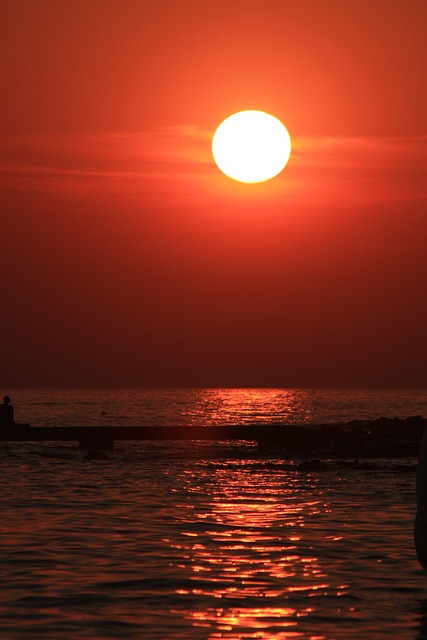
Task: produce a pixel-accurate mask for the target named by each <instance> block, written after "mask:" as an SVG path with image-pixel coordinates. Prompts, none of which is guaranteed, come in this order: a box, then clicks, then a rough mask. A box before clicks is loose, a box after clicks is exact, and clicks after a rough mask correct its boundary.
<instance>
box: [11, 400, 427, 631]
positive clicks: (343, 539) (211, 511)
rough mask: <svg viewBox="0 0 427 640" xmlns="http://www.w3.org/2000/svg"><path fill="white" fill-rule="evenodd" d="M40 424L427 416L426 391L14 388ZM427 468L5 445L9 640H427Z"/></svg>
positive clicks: (217, 448)
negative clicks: (425, 482) (425, 478)
mask: <svg viewBox="0 0 427 640" xmlns="http://www.w3.org/2000/svg"><path fill="white" fill-rule="evenodd" d="M6 394H8V395H9V396H11V398H12V404H13V405H14V407H15V419H16V421H17V422H20V423H30V424H31V425H34V426H61V425H63V426H74V425H80V426H90V425H119V426H121V425H126V426H127V425H132V426H137V425H216V424H255V423H256V424H269V423H275V424H279V425H281V426H280V428H283V429H286V427H287V425H289V424H315V423H341V422H346V421H349V420H360V419H363V420H370V419H376V418H379V417H401V418H406V417H409V416H415V415H420V416H423V417H427V390H402V391H401V390H339V389H334V390H309V389H162V390H153V389H4V390H3V394H2V395H6ZM416 462H417V461H416V459H415V458H399V459H378V460H366V461H364V460H357V461H356V460H353V459H346V460H341V459H331V460H327V459H326V460H323V463H324V465H323V466H322V467H321V468H319V469H313V468H311V469H310V468H308V469H306V470H304V469H302V468H299V465H300V463H301V459H298V458H295V459H294V458H290V457H289V456H288V455H285V454H284V453H283V452H282V453H281V452H278V451H275V452H260V451H258V449H257V446H256V443H251V442H202V441H197V442H175V443H171V442H161V441H152V442H120V441H118V442H116V443H115V446H114V450H113V451H110V452H108V453H105V455H104V457H99V458H96V457H95V458H94V457H91V456H90V457H88V456H87V451H85V450H84V449H80V448H78V446H77V444H73V443H61V442H28V443H27V442H23V443H14V442H11V443H8V442H5V443H1V445H0V483H1V489H0V576H1V586H2V588H1V590H0V638H1V639H2V640H3V639H4V640H8V639H11V640H12V639H19V640H33V639H38V638H40V639H43V640H62V639H64V640H71V639H73V640H75V639H76V638H82V639H90V640H104V639H105V640H107V639H120V640H121V639H132V640H136V639H138V640H139V639H141V640H142V639H144V640H168V639H172V638H173V639H175V638H176V639H180V640H184V639H185V640H193V639H194V640H208V639H209V640H214V639H215V640H216V639H219V638H226V639H228V640H232V639H233V640H237V639H254V640H255V639H257V640H258V639H262V640H267V639H268V640H271V639H276V638H277V639H282V640H284V639H286V640H291V639H292V640H294V639H304V640H335V639H342V638H350V639H352V638H354V639H356V638H357V639H359V638H363V639H364V640H383V639H384V638H395V639H396V640H397V639H399V640H409V639H414V640H415V639H421V638H427V580H426V577H425V576H424V574H423V572H422V570H421V568H420V566H419V564H418V562H417V560H416V555H415V550H414V544H413V523H414V517H415V509H416V504H415V470H416Z"/></svg>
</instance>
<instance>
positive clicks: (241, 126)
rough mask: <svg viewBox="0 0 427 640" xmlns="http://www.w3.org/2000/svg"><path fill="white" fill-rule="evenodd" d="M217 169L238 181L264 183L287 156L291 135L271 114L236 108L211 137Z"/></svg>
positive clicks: (285, 160)
mask: <svg viewBox="0 0 427 640" xmlns="http://www.w3.org/2000/svg"><path fill="white" fill-rule="evenodd" d="M212 154H213V157H214V160H215V162H216V164H217V166H218V168H219V169H221V171H222V172H223V173H225V175H226V176H228V177H229V178H232V179H233V180H237V181H238V182H248V183H255V182H265V181H266V180H270V179H271V178H274V177H275V176H277V175H278V174H279V173H280V172H281V171H282V169H284V167H285V166H286V164H287V162H288V160H289V156H290V155H291V138H290V136H289V133H288V131H287V129H286V127H285V126H284V125H283V124H282V123H281V122H280V120H278V119H277V118H276V117H275V116H272V115H270V114H269V113H265V112H264V111H239V112H238V113H234V114H233V115H232V116H229V117H228V118H226V119H225V120H224V121H223V122H221V124H220V125H219V127H218V129H217V130H216V131H215V133H214V136H213V138H212Z"/></svg>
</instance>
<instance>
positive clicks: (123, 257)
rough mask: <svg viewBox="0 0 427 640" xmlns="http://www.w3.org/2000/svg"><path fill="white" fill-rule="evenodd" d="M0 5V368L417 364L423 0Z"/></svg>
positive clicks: (423, 309) (422, 236)
mask: <svg viewBox="0 0 427 640" xmlns="http://www.w3.org/2000/svg"><path fill="white" fill-rule="evenodd" d="M0 8H1V20H0V47H1V56H0V65H1V76H2V87H3V88H2V92H1V95H0V171H1V173H0V189H1V198H0V202H1V222H2V249H1V252H0V267H1V273H2V275H3V300H4V303H3V305H2V307H3V309H2V313H1V315H0V329H1V335H2V367H1V370H0V380H1V384H2V385H3V386H4V387H5V388H8V387H9V388H10V387H13V386H21V385H24V386H44V385H46V386H50V385H56V386H68V385H73V386H79V385H81V386H86V385H93V386H110V385H111V386H129V385H132V386H133V385H135V386H138V385H144V386H181V385H185V386H187V385H190V386H336V387H340V386H356V387H366V386H377V387H388V386H409V387H411V386H414V387H425V386H426V384H427V337H426V331H425V327H426V326H427V302H426V301H425V295H424V290H425V276H426V274H427V251H426V234H427V219H426V215H427V212H426V200H427V187H426V184H427V180H426V178H427V176H426V159H427V158H426V156H427V153H426V150H427V127H426V113H427V104H426V88H425V87H426V85H425V69H426V64H427V49H426V46H425V27H426V24H427V3H426V2H425V0H401V1H400V0H399V1H397V0H369V1H368V0H359V1H358V2H350V1H347V0H322V2H319V1H318V0H298V2H295V0H262V1H261V0H203V1H200V0H194V1H190V0H168V1H166V0H120V1H119V0H61V2H58V1H57V0H37V2H34V1H33V0H0ZM242 109H263V110H265V111H267V112H270V113H272V114H274V115H276V116H277V117H279V118H280V119H281V120H282V121H283V122H284V124H285V125H286V126H287V128H288V130H289V132H290V134H291V137H292V141H293V152H292V155H291V159H290V161H289V164H288V166H287V167H286V168H285V170H284V171H283V173H282V174H280V176H278V177H277V178H276V179H274V180H272V181H271V182H267V183H264V184H260V185H245V184H240V183H236V182H233V181H231V180H229V179H228V178H226V177H225V176H224V175H223V174H221V173H220V172H219V171H218V169H217V168H216V167H215V165H214V164H213V161H212V157H211V151H210V142H211V137H212V135H213V132H214V130H215V128H216V126H217V125H218V124H219V123H220V122H221V120H222V119H224V118H225V117H226V116H228V115H230V114H231V113H233V112H235V111H239V110H242Z"/></svg>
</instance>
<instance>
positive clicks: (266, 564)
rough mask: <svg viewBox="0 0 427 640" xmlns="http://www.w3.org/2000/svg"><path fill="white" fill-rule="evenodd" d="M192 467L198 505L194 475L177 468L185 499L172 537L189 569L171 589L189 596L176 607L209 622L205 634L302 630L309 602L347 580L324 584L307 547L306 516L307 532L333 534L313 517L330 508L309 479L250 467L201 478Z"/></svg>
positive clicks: (337, 591) (336, 592) (282, 634)
mask: <svg viewBox="0 0 427 640" xmlns="http://www.w3.org/2000/svg"><path fill="white" fill-rule="evenodd" d="M197 473H198V477H199V479H200V478H202V479H201V485H202V486H203V491H204V494H205V496H206V500H205V502H204V504H203V508H194V507H193V503H192V502H191V495H192V493H193V492H194V483H190V482H189V480H190V478H189V477H188V473H187V476H186V474H183V477H182V480H183V482H184V488H185V485H186V483H188V484H187V486H186V488H187V489H188V494H187V495H188V498H189V500H188V501H187V502H186V503H184V504H183V505H182V516H183V517H182V519H181V524H182V528H181V540H179V541H176V544H174V548H175V551H178V552H179V553H180V555H181V558H182V563H181V564H180V568H181V569H183V570H185V571H186V572H188V575H189V580H188V585H187V586H186V587H185V588H180V589H177V590H176V594H177V595H181V596H182V597H183V598H184V599H186V600H185V601H186V602H188V603H190V602H191V606H188V607H186V608H185V607H184V610H181V615H183V616H184V617H185V618H186V619H188V620H191V622H192V624H193V625H194V626H195V627H203V628H206V629H207V630H209V634H208V635H207V636H206V637H208V638H228V639H230V638H262V639H270V638H293V637H295V638H296V637H302V636H303V635H304V634H303V633H302V631H301V624H302V621H304V620H306V619H307V618H308V617H309V616H311V615H313V614H315V613H316V607H317V605H316V604H315V602H316V601H319V600H321V598H322V597H324V596H326V595H327V596H328V597H330V596H331V595H332V596H334V597H336V598H340V597H341V596H343V595H345V594H346V593H347V591H346V589H347V588H348V584H331V581H330V580H329V576H328V572H327V570H326V568H325V566H324V564H323V563H322V560H321V558H320V557H319V556H318V554H317V553H316V551H315V548H314V546H315V545H314V544H313V529H312V525H313V524H314V525H315V527H316V526H317V530H316V533H315V536H317V537H322V538H323V539H324V540H325V541H326V540H327V543H328V544H336V543H337V542H339V540H340V539H341V536H334V535H331V533H330V532H329V531H326V532H325V531H322V530H321V529H320V528H319V526H318V524H317V525H316V518H317V517H319V516H320V517H321V516H324V514H326V513H328V512H330V510H331V505H330V503H329V502H328V501H327V500H325V499H324V497H323V495H322V490H321V488H320V487H319V486H318V481H317V479H314V478H311V479H310V477H306V478H305V480H304V481H302V480H301V478H299V479H296V477H295V474H292V472H288V473H281V474H279V473H277V474H275V473H272V474H271V476H270V477H269V481H268V482H267V483H266V481H265V479H266V476H265V474H260V473H258V472H257V471H256V470H255V469H254V470H250V469H249V468H246V469H245V470H242V471H239V470H237V471H236V470H235V471H233V472H230V471H228V470H226V469H217V470H216V473H215V474H214V481H212V473H211V474H210V476H209V477H210V478H211V481H210V482H209V481H208V477H207V476H206V483H204V482H203V474H202V473H201V470H200V469H199V470H198V472H197ZM193 480H194V479H193ZM304 483H305V484H304ZM199 489H200V490H202V487H201V486H200V487H199ZM199 507H200V504H199ZM309 530H310V533H309V534H307V531H309ZM325 534H326V535H325ZM192 582H194V587H192V586H191V583H192ZM308 598H309V600H308ZM304 637H306V638H307V637H312V638H315V637H316V636H315V634H314V635H312V636H307V635H304ZM320 637H321V636H317V638H320Z"/></svg>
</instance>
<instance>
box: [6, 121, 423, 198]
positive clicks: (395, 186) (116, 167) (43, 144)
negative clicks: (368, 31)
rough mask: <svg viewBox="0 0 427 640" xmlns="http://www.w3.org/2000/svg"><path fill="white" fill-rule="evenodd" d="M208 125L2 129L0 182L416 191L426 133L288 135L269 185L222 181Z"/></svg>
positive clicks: (320, 193)
mask: <svg viewBox="0 0 427 640" xmlns="http://www.w3.org/2000/svg"><path fill="white" fill-rule="evenodd" d="M211 135H212V132H211V131H209V130H207V129H203V128H201V127H198V126H195V125H191V124H188V125H180V126H174V127H163V128H159V129H158V130H153V131H149V132H139V133H120V132H117V133H90V132H82V133H63V134H32V135H26V136H23V135H18V136H12V135H10V136H3V138H2V140H1V147H2V151H1V156H0V171H1V174H0V185H1V187H2V188H3V189H20V190H25V189H27V190H31V191H43V192H51V193H57V194H58V193H63V194H67V195H70V194H72V193H75V194H79V195H81V196H84V195H87V194H89V193H92V194H95V195H96V194H97V193H102V194H104V195H105V194H109V195H116V196H117V197H127V198H132V197H135V198H140V197H144V199H145V200H147V199H148V200H149V201H151V202H155V201H158V202H159V203H160V201H162V199H163V201H164V202H172V201H173V199H174V198H179V199H181V200H184V201H185V200H189V201H190V200H192V199H194V198H197V199H198V200H201V201H203V198H205V199H206V198H213V199H214V201H215V199H219V200H221V198H226V199H227V198H232V199H238V198H244V199H245V198H246V199H247V198H249V197H250V198H251V199H254V200H257V201H259V199H265V198H270V201H271V199H274V200H275V201H285V202H292V203H293V204H295V205H298V204H301V205H309V206H319V205H327V204H328V203H329V204H331V205H335V206H336V205H337V204H340V203H346V204H350V203H353V204H354V205H365V204H377V203H382V204H387V203H390V202H394V203H396V202H408V201H411V202H414V201H424V200H425V199H426V196H427V191H426V187H425V183H426V180H425V169H424V167H425V166H426V159H427V137H426V136H421V137H395V138H392V137H388V138H386V137H384V138H375V137H360V138H354V137H347V138H345V137H315V138H299V139H295V140H293V148H292V155H291V159H290V161H289V164H288V166H287V168H286V169H285V171H284V172H283V173H282V174H281V175H280V176H279V177H278V179H276V180H274V181H272V182H271V183H268V186H259V187H257V186H255V188H254V186H253V185H251V186H249V188H248V187H247V186H244V187H242V186H241V185H234V186H233V184H229V183H230V181H228V180H227V179H226V178H224V177H223V176H222V174H220V173H219V171H218V170H217V169H216V167H215V166H214V163H213V160H212V156H211V149H210V140H211Z"/></svg>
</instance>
